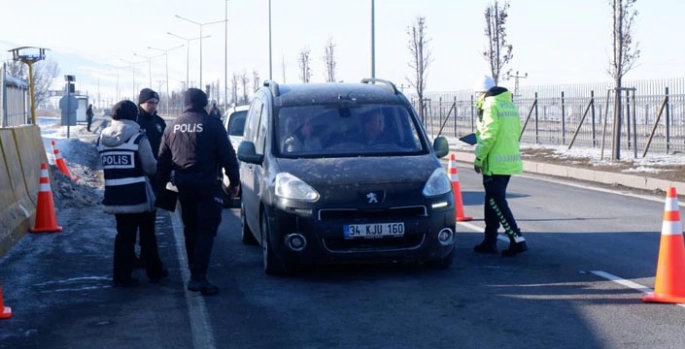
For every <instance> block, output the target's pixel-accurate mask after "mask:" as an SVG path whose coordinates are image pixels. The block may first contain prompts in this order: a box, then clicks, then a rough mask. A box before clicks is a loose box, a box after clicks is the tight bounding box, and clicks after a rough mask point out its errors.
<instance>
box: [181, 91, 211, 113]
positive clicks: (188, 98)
mask: <svg viewBox="0 0 685 349" xmlns="http://www.w3.org/2000/svg"><path fill="white" fill-rule="evenodd" d="M183 102H184V104H185V106H186V107H193V108H204V107H206V106H207V104H208V103H209V101H208V100H207V95H206V94H205V92H204V91H202V90H200V89H199V88H189V89H188V90H187V91H186V93H185V94H184V96H183Z"/></svg>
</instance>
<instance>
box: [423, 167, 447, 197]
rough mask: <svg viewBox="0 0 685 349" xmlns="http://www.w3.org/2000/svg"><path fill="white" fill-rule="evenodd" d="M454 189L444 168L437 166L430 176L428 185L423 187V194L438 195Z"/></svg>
mask: <svg viewBox="0 0 685 349" xmlns="http://www.w3.org/2000/svg"><path fill="white" fill-rule="evenodd" d="M450 190H452V182H450V179H449V177H447V174H446V173H445V170H444V169H442V168H437V169H435V171H433V174H432V175H431V176H430V178H428V181H427V182H426V186H424V187H423V196H438V195H442V194H446V193H449V192H450Z"/></svg>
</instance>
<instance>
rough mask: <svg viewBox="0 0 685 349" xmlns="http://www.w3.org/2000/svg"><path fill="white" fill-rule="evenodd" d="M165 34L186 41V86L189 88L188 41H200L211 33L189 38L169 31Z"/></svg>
mask: <svg viewBox="0 0 685 349" xmlns="http://www.w3.org/2000/svg"><path fill="white" fill-rule="evenodd" d="M167 34H168V35H171V36H173V37H175V38H179V39H181V40H185V41H186V44H187V45H188V50H187V53H186V88H189V87H190V42H191V41H195V40H200V43H202V39H206V38H209V37H211V35H207V36H201V37H198V38H192V39H189V38H185V37H183V36H180V35H176V34H174V33H170V32H167ZM200 87H202V86H200Z"/></svg>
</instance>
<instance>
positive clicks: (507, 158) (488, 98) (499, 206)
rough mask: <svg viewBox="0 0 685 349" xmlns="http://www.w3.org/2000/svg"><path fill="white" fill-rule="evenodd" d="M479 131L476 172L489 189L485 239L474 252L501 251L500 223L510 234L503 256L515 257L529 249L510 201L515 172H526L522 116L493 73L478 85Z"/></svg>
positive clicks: (489, 252) (487, 191) (490, 252)
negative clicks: (492, 75)
mask: <svg viewBox="0 0 685 349" xmlns="http://www.w3.org/2000/svg"><path fill="white" fill-rule="evenodd" d="M474 90H475V92H476V108H477V110H478V130H477V131H476V136H477V139H478V142H477V144H476V160H475V161H474V164H473V167H474V170H475V171H476V173H482V174H483V187H484V188H485V207H484V211H485V213H484V215H485V239H484V240H483V242H482V243H481V244H480V245H477V246H476V247H474V249H473V250H474V251H475V252H478V253H485V254H496V253H497V230H498V229H499V227H500V225H502V227H503V228H504V232H505V233H506V234H507V236H508V237H509V241H510V242H509V248H508V249H506V250H504V251H502V255H503V256H506V257H513V256H515V255H517V254H519V253H522V252H525V251H527V250H528V246H527V245H526V240H525V239H524V238H523V236H522V235H521V230H520V229H519V227H518V225H517V224H516V219H514V215H513V214H512V213H511V210H510V209H509V204H508V203H507V199H506V196H507V185H508V184H509V179H510V178H511V176H512V175H515V174H519V173H521V172H523V163H522V162H521V152H520V150H519V135H520V134H521V118H520V117H519V112H518V108H516V105H514V103H513V98H512V94H511V92H509V91H508V90H507V89H506V88H503V87H499V86H495V82H494V80H493V79H492V78H491V77H489V76H484V77H483V78H482V79H479V80H478V82H477V84H476V87H475V89H474Z"/></svg>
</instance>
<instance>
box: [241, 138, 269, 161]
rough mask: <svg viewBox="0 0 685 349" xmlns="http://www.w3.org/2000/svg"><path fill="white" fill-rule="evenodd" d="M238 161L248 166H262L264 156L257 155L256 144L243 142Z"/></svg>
mask: <svg viewBox="0 0 685 349" xmlns="http://www.w3.org/2000/svg"><path fill="white" fill-rule="evenodd" d="M238 160H240V161H242V162H246V163H248V164H261V163H262V161H264V155H260V154H257V149H256V148H255V146H254V143H252V142H248V141H242V142H240V145H239V146H238Z"/></svg>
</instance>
